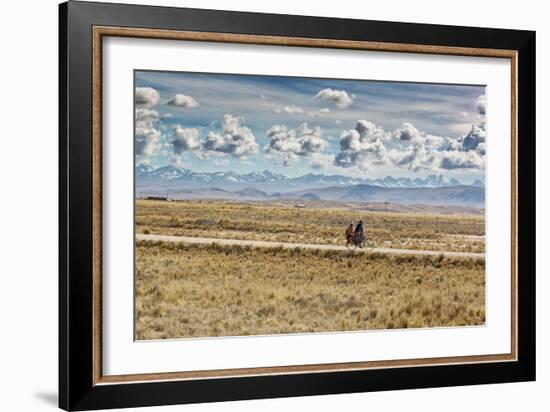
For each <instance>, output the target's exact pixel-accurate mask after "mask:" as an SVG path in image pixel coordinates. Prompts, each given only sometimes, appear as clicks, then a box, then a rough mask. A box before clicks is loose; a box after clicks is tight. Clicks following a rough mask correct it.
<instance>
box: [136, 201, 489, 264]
mask: <svg viewBox="0 0 550 412" xmlns="http://www.w3.org/2000/svg"><path fill="white" fill-rule="evenodd" d="M323 203H324V202H318V203H317V204H316V203H312V204H306V205H307V206H308V207H306V208H296V207H294V204H285V203H278V204H277V203H268V202H246V203H234V202H227V201H210V200H209V201H198V200H195V201H181V202H163V201H150V200H138V201H137V204H136V231H137V233H147V234H161V235H176V236H193V237H209V238H225V239H246V240H268V241H279V242H290V243H316V244H329V245H343V244H345V237H344V231H345V230H346V227H347V225H349V224H350V222H351V221H353V220H355V221H357V220H358V219H363V221H364V222H365V233H366V235H367V236H368V238H369V239H370V241H371V242H372V246H374V247H385V248H396V249H423V250H435V251H456V252H479V253H481V252H484V251H485V236H484V235H485V219H484V216H483V215H452V214H446V215H443V214H427V213H394V212H382V211H370V210H362V209H360V208H359V207H358V206H356V205H351V206H350V205H344V204H341V205H340V204H330V205H328V206H326V205H323Z"/></svg>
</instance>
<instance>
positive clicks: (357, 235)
mask: <svg viewBox="0 0 550 412" xmlns="http://www.w3.org/2000/svg"><path fill="white" fill-rule="evenodd" d="M353 237H354V240H355V242H357V243H361V242H362V241H363V221H362V220H360V221H359V223H357V226H355V230H354V232H353ZM359 247H362V246H359Z"/></svg>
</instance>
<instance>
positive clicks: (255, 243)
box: [136, 234, 485, 259]
mask: <svg viewBox="0 0 550 412" xmlns="http://www.w3.org/2000/svg"><path fill="white" fill-rule="evenodd" d="M136 238H137V240H151V241H157V242H159V241H160V242H182V243H200V244H212V243H217V244H219V245H240V246H254V247H271V248H275V247H282V248H286V249H294V248H303V249H321V250H348V249H347V248H346V246H344V245H342V246H339V245H315V244H310V243H286V242H268V241H263V240H238V239H216V238H208V237H186V236H168V235H144V234H137V235H136ZM355 251H357V252H370V253H392V254H397V255H431V256H439V255H441V254H442V255H444V256H448V257H464V258H474V259H485V254H484V253H471V252H442V251H433V250H409V249H389V248H372V249H355Z"/></svg>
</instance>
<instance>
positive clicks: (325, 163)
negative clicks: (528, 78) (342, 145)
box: [309, 153, 334, 170]
mask: <svg viewBox="0 0 550 412" xmlns="http://www.w3.org/2000/svg"><path fill="white" fill-rule="evenodd" d="M333 164H334V156H333V155H330V154H326V153H313V154H312V155H311V160H310V162H309V166H310V167H311V168H312V169H317V170H324V169H329V168H330V167H331V166H332V165H333Z"/></svg>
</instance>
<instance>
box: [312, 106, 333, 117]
mask: <svg viewBox="0 0 550 412" xmlns="http://www.w3.org/2000/svg"><path fill="white" fill-rule="evenodd" d="M329 113H330V109H329V108H328V107H324V108H322V109H319V110H317V111H316V112H313V111H309V112H307V115H308V116H309V117H321V116H326V115H327V114H329Z"/></svg>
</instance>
